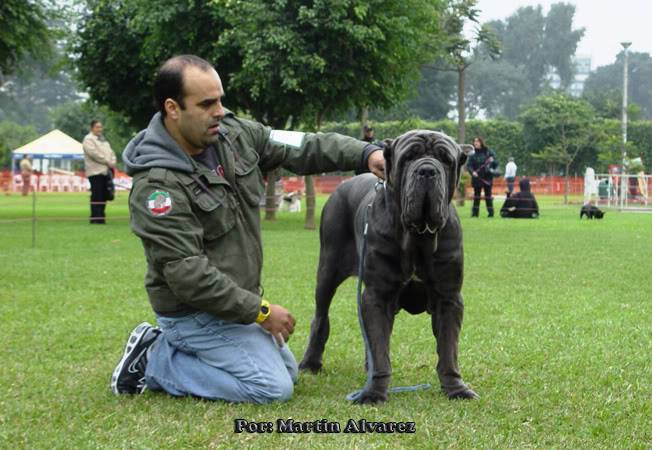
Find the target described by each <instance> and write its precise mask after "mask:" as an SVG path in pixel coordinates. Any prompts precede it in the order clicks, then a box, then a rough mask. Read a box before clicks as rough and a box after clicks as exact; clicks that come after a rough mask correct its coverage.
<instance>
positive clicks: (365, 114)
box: [360, 106, 369, 139]
mask: <svg viewBox="0 0 652 450" xmlns="http://www.w3.org/2000/svg"><path fill="white" fill-rule="evenodd" d="M368 119H369V108H367V107H366V106H365V107H364V108H362V110H361V111H360V139H362V138H363V137H364V126H365V125H366V124H367V120H368Z"/></svg>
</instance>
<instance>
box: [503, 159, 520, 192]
mask: <svg viewBox="0 0 652 450" xmlns="http://www.w3.org/2000/svg"><path fill="white" fill-rule="evenodd" d="M516 168H517V167H516V163H515V162H514V157H512V156H510V157H509V158H508V159H507V164H506V165H505V181H506V182H507V196H510V195H512V192H513V191H514V181H515V180H516Z"/></svg>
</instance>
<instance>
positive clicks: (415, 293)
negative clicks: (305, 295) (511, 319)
mask: <svg viewBox="0 0 652 450" xmlns="http://www.w3.org/2000/svg"><path fill="white" fill-rule="evenodd" d="M385 144H386V147H385V151H384V156H385V164H386V166H385V173H386V181H385V184H384V186H380V187H379V186H377V185H376V181H377V180H376V178H375V177H374V176H373V175H371V174H366V175H360V176H357V177H354V178H353V179H351V180H348V181H347V182H345V183H342V184H341V185H340V187H338V189H337V190H336V191H335V193H333V195H332V196H331V197H330V198H329V200H328V202H327V203H326V205H325V206H324V211H323V213H322V220H321V229H320V239H321V249H320V255H319V267H318V270H317V288H316V312H315V317H314V319H313V321H312V324H311V329H310V339H309V343H308V347H307V349H306V352H305V354H304V357H303V360H302V361H301V364H300V367H301V369H304V370H310V371H312V372H318V371H319V370H320V369H321V367H322V355H323V353H324V348H325V346H326V341H327V340H328V334H329V320H328V309H329V307H330V304H331V300H332V298H333V296H334V295H335V290H336V289H337V287H338V286H339V285H340V284H341V283H342V282H343V281H344V280H345V279H347V278H348V277H350V276H354V275H357V272H358V264H359V258H360V257H361V256H362V257H363V261H364V264H363V266H364V271H363V280H364V284H365V290H364V292H363V296H362V318H363V322H364V326H365V332H366V335H367V337H368V340H369V346H370V350H371V357H372V358H373V361H372V362H373V364H372V367H373V373H372V383H371V384H370V385H369V386H367V388H366V389H365V390H364V391H363V392H362V394H361V395H360V396H359V397H358V399H357V401H358V402H360V403H377V402H382V401H385V400H387V392H388V387H389V383H390V376H391V365H390V357H389V341H390V335H391V332H392V326H393V323H394V317H395V316H396V314H397V313H398V312H399V311H400V310H401V309H404V310H406V311H408V312H409V313H411V314H417V313H422V312H427V313H428V314H430V316H431V324H432V331H433V334H434V337H435V339H436V341H437V355H438V362H437V366H436V367H437V375H438V376H439V382H440V385H441V388H442V390H443V392H444V393H445V394H446V395H447V396H448V397H450V398H476V397H477V394H476V393H475V392H474V391H473V390H471V389H470V388H469V387H468V386H467V385H466V384H465V383H464V381H463V380H462V376H461V374H460V370H459V367H458V362H457V349H458V340H459V334H460V330H461V327H462V316H463V310H464V305H463V302H462V295H461V293H460V291H461V289H462V280H463V274H464V255H463V248H462V229H461V226H460V221H459V218H458V216H457V212H456V211H455V208H454V206H453V205H452V203H451V201H452V199H453V193H454V192H455V188H456V185H457V182H458V181H459V176H460V171H461V170H462V166H463V164H464V162H465V161H466V153H465V151H466V149H467V148H468V146H465V148H464V150H463V149H462V148H460V146H458V145H457V144H456V143H455V142H454V141H453V140H452V139H451V138H450V137H448V136H446V135H445V134H443V133H438V132H433V131H427V130H413V131H410V132H407V133H405V134H403V135H401V136H399V137H398V138H396V139H395V140H388V141H386V142H385ZM365 222H367V224H368V231H367V242H366V246H365V248H366V251H365V254H364V255H360V253H361V251H362V248H363V245H362V242H363V230H364V228H365ZM397 338H400V337H397Z"/></svg>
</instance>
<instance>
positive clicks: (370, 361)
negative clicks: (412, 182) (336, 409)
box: [346, 180, 431, 402]
mask: <svg viewBox="0 0 652 450" xmlns="http://www.w3.org/2000/svg"><path fill="white" fill-rule="evenodd" d="M378 185H383V183H382V181H380V180H379V181H378V183H377V184H376V188H377V187H378ZM383 187H384V185H383ZM386 192H387V191H385V193H386ZM370 208H371V203H369V205H367V209H366V210H365V213H364V233H363V235H362V251H361V252H360V265H359V267H358V284H357V295H356V296H357V303H358V323H359V324H360V331H361V332H362V339H363V340H364V349H365V355H366V357H367V383H366V384H365V385H364V387H363V388H362V389H358V390H357V391H353V392H351V393H350V394H349V395H347V396H346V399H347V400H350V401H354V402H355V401H357V400H359V399H360V398H361V396H362V394H363V393H364V392H367V391H368V390H369V389H371V384H372V382H373V373H374V358H373V355H372V354H371V346H370V345H369V337H368V336H367V332H366V331H365V329H364V319H363V318H362V276H363V275H364V259H365V254H366V252H367V230H368V229H369V222H368V221H367V214H368V213H369V209H370ZM430 387H431V386H430V384H427V383H425V384H415V385H413V386H397V387H393V388H390V389H389V392H413V391H418V390H422V389H428V388H430Z"/></svg>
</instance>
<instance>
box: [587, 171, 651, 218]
mask: <svg viewBox="0 0 652 450" xmlns="http://www.w3.org/2000/svg"><path fill="white" fill-rule="evenodd" d="M651 178H652V176H651V175H644V174H640V175H614V174H596V175H595V179H594V180H593V182H590V181H586V180H585V186H584V203H589V202H591V203H593V204H595V205H600V206H606V207H608V208H618V209H630V210H637V209H638V210H646V209H652V205H650V204H649V203H648V192H649V191H650V188H651V187H652V186H651V184H650V183H652V180H651Z"/></svg>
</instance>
